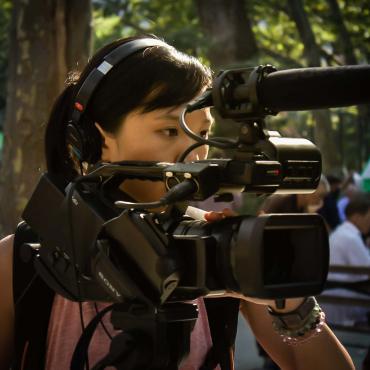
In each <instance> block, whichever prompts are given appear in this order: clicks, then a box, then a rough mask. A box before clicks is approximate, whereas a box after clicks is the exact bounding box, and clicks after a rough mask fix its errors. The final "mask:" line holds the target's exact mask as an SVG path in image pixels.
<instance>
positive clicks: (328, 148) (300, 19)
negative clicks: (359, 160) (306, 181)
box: [288, 0, 340, 173]
mask: <svg viewBox="0 0 370 370" xmlns="http://www.w3.org/2000/svg"><path fill="white" fill-rule="evenodd" d="M288 4H289V9H290V14H291V17H292V19H293V21H294V22H295V24H296V27H297V30H298V33H299V35H300V38H301V41H302V43H303V45H304V55H305V58H306V60H307V64H308V66H310V67H318V66H320V65H321V58H320V54H321V53H320V47H319V46H318V45H317V43H316V40H315V35H314V33H313V31H312V27H311V25H310V22H309V19H308V17H307V13H306V12H305V10H304V6H303V1H302V0H288ZM312 115H313V118H314V120H315V143H316V145H317V146H318V147H319V149H320V151H321V154H322V160H323V172H324V173H331V172H339V171H340V158H339V155H338V151H337V150H336V140H335V132H334V129H333V127H332V122H331V115H330V111H329V110H316V111H313V113H312Z"/></svg>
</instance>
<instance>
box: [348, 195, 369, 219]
mask: <svg viewBox="0 0 370 370" xmlns="http://www.w3.org/2000/svg"><path fill="white" fill-rule="evenodd" d="M369 209H370V196H369V195H368V194H357V195H356V196H354V197H353V198H352V199H351V200H350V201H349V203H348V204H347V207H346V208H345V210H344V213H345V214H346V216H347V218H348V217H351V216H352V215H355V214H361V215H364V214H365V213H367V212H368V211H369Z"/></svg>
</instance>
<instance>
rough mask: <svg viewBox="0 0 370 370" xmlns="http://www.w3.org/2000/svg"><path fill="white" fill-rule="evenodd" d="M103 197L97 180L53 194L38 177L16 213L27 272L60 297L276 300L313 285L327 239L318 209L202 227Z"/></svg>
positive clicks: (320, 279)
mask: <svg viewBox="0 0 370 370" xmlns="http://www.w3.org/2000/svg"><path fill="white" fill-rule="evenodd" d="M166 169H168V167H166ZM162 171H163V172H164V173H166V172H168V171H166V170H163V169H162ZM97 179H100V180H97ZM103 194H104V190H103V188H102V181H101V177H100V176H98V177H95V181H92V180H91V179H90V180H89V181H87V182H81V183H78V184H75V186H74V187H72V186H71V185H69V187H67V188H66V190H63V189H62V188H61V187H59V186H58V184H57V181H55V180H54V179H53V178H51V176H49V175H48V174H44V175H43V176H42V178H41V180H40V182H39V184H38V186H37V187H36V190H35V192H34V193H33V195H32V197H31V199H30V201H29V203H28V205H27V207H26V209H25V211H24V214H23V218H24V220H25V221H26V222H27V223H28V224H29V226H30V227H31V228H32V229H33V230H34V231H35V232H36V233H37V234H38V235H39V237H40V248H39V249H38V251H37V256H36V258H35V266H36V269H37V271H38V272H39V274H40V275H41V276H42V277H43V278H44V280H45V281H46V282H47V283H48V284H49V285H50V286H51V288H52V289H53V290H55V291H56V292H58V293H59V294H61V295H63V296H65V297H67V298H68V299H71V300H74V301H86V300H91V301H107V302H117V303H118V302H123V301H124V300H132V301H141V302H146V303H148V304H154V305H156V306H159V305H162V304H163V303H165V302H174V301H187V300H192V299H195V298H197V297H199V296H206V295H213V294H219V293H220V292H237V293H242V294H244V295H246V296H251V297H256V298H268V299H280V298H288V297H298V296H302V295H307V296H308V295H315V294H318V293H320V292H321V290H322V289H323V286H324V283H325V280H326V276H327V272H328V259H329V254H328V238H327V232H326V228H325V225H324V222H323V220H322V218H321V217H320V216H318V215H305V214H297V215H264V216H260V217H251V216H237V217H230V218H227V219H224V220H221V221H218V222H214V223H207V222H205V221H199V220H192V219H190V218H189V217H187V216H183V215H182V214H181V213H179V212H178V211H177V209H176V208H175V207H172V208H171V209H170V210H169V211H168V212H167V213H164V214H156V213H152V212H148V211H143V210H134V209H127V210H124V211H121V210H119V209H117V208H116V207H115V206H114V204H113V203H112V201H110V200H109V199H108V198H107V196H106V195H103Z"/></svg>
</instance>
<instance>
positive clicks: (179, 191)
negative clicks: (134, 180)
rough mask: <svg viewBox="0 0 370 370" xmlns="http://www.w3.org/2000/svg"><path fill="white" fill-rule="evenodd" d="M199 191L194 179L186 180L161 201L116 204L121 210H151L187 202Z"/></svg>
mask: <svg viewBox="0 0 370 370" xmlns="http://www.w3.org/2000/svg"><path fill="white" fill-rule="evenodd" d="M197 190H198V185H197V184H196V183H195V182H194V181H193V180H192V179H186V180H184V181H182V182H180V183H179V184H176V185H175V186H173V187H172V188H171V189H170V190H169V191H168V192H167V193H166V194H165V195H164V196H163V197H162V198H161V199H160V200H159V201H157V202H150V203H132V202H125V201H122V200H118V201H116V202H114V204H115V205H116V206H117V207H119V208H131V209H138V208H141V209H150V208H157V207H163V206H167V205H169V204H172V203H175V202H178V201H181V200H185V199H186V198H187V197H188V196H189V195H190V194H193V193H195V192H196V191H197Z"/></svg>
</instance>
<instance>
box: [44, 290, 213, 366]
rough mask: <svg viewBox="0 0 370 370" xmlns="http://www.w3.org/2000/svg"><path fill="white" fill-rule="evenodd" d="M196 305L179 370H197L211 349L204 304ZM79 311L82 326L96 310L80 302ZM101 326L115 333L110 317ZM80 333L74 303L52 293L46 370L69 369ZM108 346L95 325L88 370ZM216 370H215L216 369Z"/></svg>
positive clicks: (108, 315)
mask: <svg viewBox="0 0 370 370" xmlns="http://www.w3.org/2000/svg"><path fill="white" fill-rule="evenodd" d="M196 303H197V304H198V310H199V312H198V320H197V322H196V324H195V327H194V330H193V331H192V333H191V338H190V339H191V341H190V355H189V356H188V358H187V359H186V360H185V361H184V362H183V364H182V366H181V370H198V369H199V368H200V366H201V365H202V364H203V361H204V358H205V356H206V354H207V352H208V350H209V348H210V347H211V346H212V339H211V336H210V332H209V326H208V318H207V312H206V309H205V306H204V302H203V300H202V299H197V300H196ZM106 306H107V304H100V303H99V304H98V309H99V311H100V310H102V309H103V308H104V307H106ZM82 310H83V318H84V323H85V326H86V325H87V324H88V323H89V322H90V320H92V319H93V318H94V317H95V315H96V310H95V307H94V304H93V303H92V302H84V303H83V304H82ZM103 323H104V325H105V327H106V328H107V330H108V332H109V333H110V334H111V335H112V336H114V335H115V334H117V333H118V331H115V330H114V329H113V327H112V324H111V322H110V314H107V315H105V317H103ZM81 332H82V330H81V325H80V314H79V306H78V303H76V302H72V301H69V300H67V299H65V298H63V297H62V296H60V295H58V294H56V295H55V299H54V303H53V307H52V311H51V317H50V323H49V329H48V339H47V354H46V367H45V369H46V370H67V369H69V368H70V361H71V358H72V354H73V351H74V348H75V346H76V344H77V342H78V339H79V338H80V335H81ZM109 345H110V339H109V337H108V335H107V333H106V332H105V331H104V328H103V327H102V325H98V327H97V329H96V331H95V333H94V335H93V337H92V340H91V343H90V347H89V364H90V368H91V367H93V366H94V365H95V364H96V363H97V362H98V361H99V360H100V359H101V358H102V357H104V356H105V355H106V354H107V353H108V350H109ZM110 369H113V368H110ZM217 369H218V370H219V367H217Z"/></svg>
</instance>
